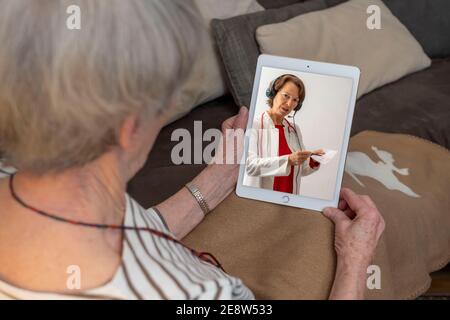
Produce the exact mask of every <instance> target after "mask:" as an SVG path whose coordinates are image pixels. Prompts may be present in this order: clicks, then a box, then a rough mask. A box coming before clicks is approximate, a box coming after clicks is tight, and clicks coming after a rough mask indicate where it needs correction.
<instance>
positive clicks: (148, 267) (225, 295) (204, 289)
mask: <svg viewBox="0 0 450 320" xmlns="http://www.w3.org/2000/svg"><path fill="white" fill-rule="evenodd" d="M0 169H1V164H0ZM2 170H3V171H6V172H8V173H11V172H12V170H11V169H5V168H3V169H2ZM2 175H3V177H5V176H6V175H7V174H6V173H5V172H3V173H2V172H1V171H0V178H2ZM125 225H127V226H136V227H150V228H153V229H156V230H159V231H162V232H165V233H167V234H170V232H169V230H168V229H167V227H166V226H165V223H164V221H163V220H162V218H161V216H160V215H158V214H157V212H156V211H155V210H153V209H149V210H145V209H144V208H142V207H141V206H140V205H139V204H138V203H137V202H136V201H134V200H133V199H132V198H131V197H130V196H129V195H126V213H125ZM0 299H32V300H34V299H130V300H132V299H180V300H183V299H254V296H253V294H252V292H251V291H250V290H249V289H248V288H247V287H245V286H244V285H243V283H242V281H241V280H240V279H237V278H234V277H231V276H229V275H227V274H226V273H224V272H222V271H221V270H219V269H218V268H216V267H214V266H213V265H210V264H209V263H207V262H204V261H202V260H200V259H199V258H197V257H195V256H194V255H192V254H191V252H190V251H189V250H188V249H186V248H184V247H183V246H181V245H179V244H176V243H174V242H172V241H169V240H166V239H163V238H160V237H157V236H154V235H152V234H150V233H148V232H145V231H124V239H123V250H122V263H121V266H120V267H119V269H118V270H117V272H116V274H115V276H114V277H113V279H112V280H111V281H110V282H109V283H107V284H106V285H104V286H102V287H99V288H96V289H92V290H88V291H83V292H77V293H76V294H73V295H71V294H54V293H44V292H35V291H29V290H23V289H21V288H17V287H14V286H12V285H10V284H8V283H6V282H4V281H1V280H0Z"/></svg>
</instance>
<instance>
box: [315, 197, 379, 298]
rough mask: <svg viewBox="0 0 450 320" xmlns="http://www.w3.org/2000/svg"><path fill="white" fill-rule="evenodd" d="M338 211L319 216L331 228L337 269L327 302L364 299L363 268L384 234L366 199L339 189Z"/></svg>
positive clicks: (369, 200)
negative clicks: (322, 216) (330, 225)
mask: <svg viewBox="0 0 450 320" xmlns="http://www.w3.org/2000/svg"><path fill="white" fill-rule="evenodd" d="M338 207H339V209H336V208H326V209H325V210H324V211H323V214H324V215H325V216H326V217H328V218H329V219H330V220H332V221H333V222H334V224H335V240H334V246H335V249H336V253H337V266H336V273H335V277H334V283H333V287H332V289H331V293H330V299H339V300H342V299H345V300H349V299H352V300H353V299H364V296H365V292H366V290H367V288H366V280H367V268H368V266H369V265H370V264H371V263H372V259H373V257H374V255H375V249H376V247H377V244H378V240H379V239H380V236H381V234H382V233H383V231H384V226H385V224H384V220H383V217H382V216H381V214H380V212H379V211H378V209H377V207H376V206H375V204H374V203H373V201H372V200H371V199H370V198H369V197H368V196H360V195H357V194H356V193H354V192H353V191H351V190H350V189H342V191H341V200H340V201H339V206H338Z"/></svg>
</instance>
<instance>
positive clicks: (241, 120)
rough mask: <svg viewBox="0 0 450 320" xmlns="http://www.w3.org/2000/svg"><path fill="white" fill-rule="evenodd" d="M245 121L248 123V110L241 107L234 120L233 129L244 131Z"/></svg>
mask: <svg viewBox="0 0 450 320" xmlns="http://www.w3.org/2000/svg"><path fill="white" fill-rule="evenodd" d="M247 121H248V109H247V107H241V109H240V110H239V113H238V115H237V117H236V119H235V120H234V124H233V127H234V128H235V129H244V130H245V128H246V126H247Z"/></svg>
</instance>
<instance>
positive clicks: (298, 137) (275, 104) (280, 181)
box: [244, 74, 323, 195]
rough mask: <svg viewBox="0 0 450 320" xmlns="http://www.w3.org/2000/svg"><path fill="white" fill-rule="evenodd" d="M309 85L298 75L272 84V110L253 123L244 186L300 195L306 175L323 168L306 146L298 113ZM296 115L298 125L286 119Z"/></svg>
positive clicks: (270, 102)
mask: <svg viewBox="0 0 450 320" xmlns="http://www.w3.org/2000/svg"><path fill="white" fill-rule="evenodd" d="M305 95H306V92H305V85H304V84H303V82H302V81H301V80H300V79H299V78H298V77H296V76H294V75H291V74H284V75H281V76H280V77H278V78H276V79H275V80H274V81H272V82H271V84H270V86H269V88H268V89H267V91H266V96H267V98H268V100H267V104H268V105H269V109H268V110H267V111H265V112H263V113H262V114H261V116H259V117H258V118H257V119H255V120H254V122H253V127H252V128H253V130H252V132H251V136H250V144H249V150H248V157H247V163H246V176H245V178H244V184H245V185H247V186H251V187H256V188H264V189H271V190H274V191H280V192H285V193H292V194H297V195H298V194H300V183H301V179H302V176H307V175H310V174H311V173H314V172H316V171H317V170H319V168H320V163H318V162H316V161H314V160H313V159H312V158H311V155H322V154H323V150H315V151H308V150H306V149H305V146H304V144H303V139H302V134H301V131H300V127H299V126H297V125H296V124H295V118H294V117H295V113H297V111H299V110H300V108H301V107H302V103H303V101H304V100H305ZM292 112H294V116H293V117H292V118H293V119H294V123H291V122H290V121H289V120H287V119H286V117H287V116H288V115H290V114H291V113H292Z"/></svg>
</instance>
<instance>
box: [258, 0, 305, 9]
mask: <svg viewBox="0 0 450 320" xmlns="http://www.w3.org/2000/svg"><path fill="white" fill-rule="evenodd" d="M303 1H304V0H258V3H259V4H260V5H262V6H263V7H264V8H265V9H273V8H280V7H285V6H289V5H291V4H295V3H298V2H303Z"/></svg>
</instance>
